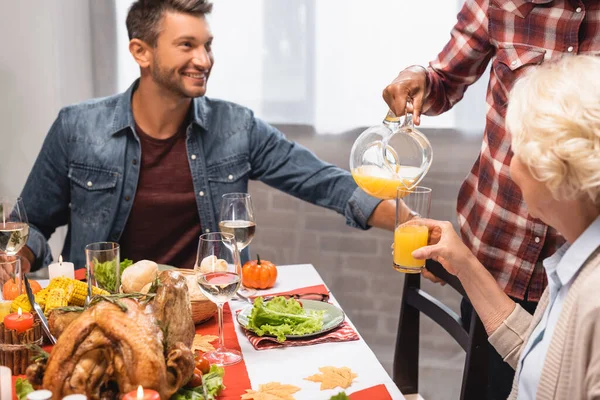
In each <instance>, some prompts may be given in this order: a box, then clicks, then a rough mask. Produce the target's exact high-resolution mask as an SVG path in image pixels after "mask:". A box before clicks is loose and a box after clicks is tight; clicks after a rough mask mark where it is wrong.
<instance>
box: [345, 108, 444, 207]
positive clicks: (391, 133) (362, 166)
mask: <svg viewBox="0 0 600 400" xmlns="http://www.w3.org/2000/svg"><path fill="white" fill-rule="evenodd" d="M432 161H433V151H432V149H431V143H430V142H429V140H428V139H427V137H425V135H423V134H422V133H421V132H419V131H418V130H416V129H415V126H414V124H413V119H412V114H406V115H405V116H404V117H397V116H396V115H394V113H392V111H389V112H388V114H387V115H386V117H385V119H384V120H383V123H382V124H381V125H379V126H373V127H371V128H368V129H367V130H365V131H364V132H363V133H361V134H360V136H359V137H358V138H357V139H356V141H355V142H354V145H353V146H352V150H351V151H350V171H351V172H352V176H353V177H354V180H355V181H356V184H357V185H358V186H359V187H360V188H361V189H363V190H364V191H365V192H366V193H368V194H370V195H371V196H373V197H377V198H379V199H384V200H390V199H395V198H396V191H397V189H398V187H404V188H407V189H409V190H410V189H412V188H414V187H415V186H417V185H418V184H419V182H421V180H422V179H423V178H424V177H425V175H426V174H427V171H429V167H430V166H431V162H432Z"/></svg>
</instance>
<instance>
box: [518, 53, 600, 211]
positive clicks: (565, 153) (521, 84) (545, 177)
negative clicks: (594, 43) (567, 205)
mask: <svg viewBox="0 0 600 400" xmlns="http://www.w3.org/2000/svg"><path fill="white" fill-rule="evenodd" d="M506 127H507V130H508V132H509V133H510V134H511V135H512V150H513V152H514V154H515V156H517V157H519V159H520V160H521V161H522V162H523V163H524V164H525V165H527V166H528V168H529V170H530V171H531V173H532V175H533V176H534V177H535V178H536V179H537V180H539V181H540V182H544V183H545V184H546V186H547V187H548V189H549V190H550V192H551V193H552V195H553V196H554V198H556V199H558V200H566V199H574V198H580V197H581V196H586V195H587V196H589V197H590V198H591V199H592V200H593V201H594V202H595V204H600V57H593V56H566V57H563V58H562V59H560V60H558V61H556V62H547V63H545V64H542V65H541V66H540V67H537V68H536V69H534V70H532V71H531V72H530V73H528V74H526V75H525V76H524V77H523V78H521V79H519V80H518V81H517V82H516V83H515V85H514V87H513V89H512V91H511V92H510V100H509V102H508V110H507V113H506Z"/></svg>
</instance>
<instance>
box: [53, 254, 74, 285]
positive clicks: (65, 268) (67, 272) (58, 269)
mask: <svg viewBox="0 0 600 400" xmlns="http://www.w3.org/2000/svg"><path fill="white" fill-rule="evenodd" d="M59 276H65V277H67V278H71V279H75V264H73V263H70V262H63V258H62V255H61V256H59V257H58V262H57V263H52V264H50V265H49V266H48V278H49V279H53V278H58V277H59Z"/></svg>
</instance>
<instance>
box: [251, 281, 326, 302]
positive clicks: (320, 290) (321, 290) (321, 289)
mask: <svg viewBox="0 0 600 400" xmlns="http://www.w3.org/2000/svg"><path fill="white" fill-rule="evenodd" d="M306 294H316V295H322V296H329V289H327V286H325V285H315V286H307V287H303V288H300V289H295V290H290V291H287V292H280V293H269V294H260V295H256V296H252V297H250V298H251V299H252V300H254V299H255V298H257V297H269V298H271V297H275V296H290V297H291V296H301V295H306ZM309 300H310V299H309ZM315 300H317V299H315Z"/></svg>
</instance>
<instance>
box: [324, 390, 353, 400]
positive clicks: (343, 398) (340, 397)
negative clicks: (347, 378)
mask: <svg viewBox="0 0 600 400" xmlns="http://www.w3.org/2000/svg"><path fill="white" fill-rule="evenodd" d="M329 400H350V397H348V395H347V394H346V392H339V393H338V394H336V395H335V396H331V397H330V398H329Z"/></svg>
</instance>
